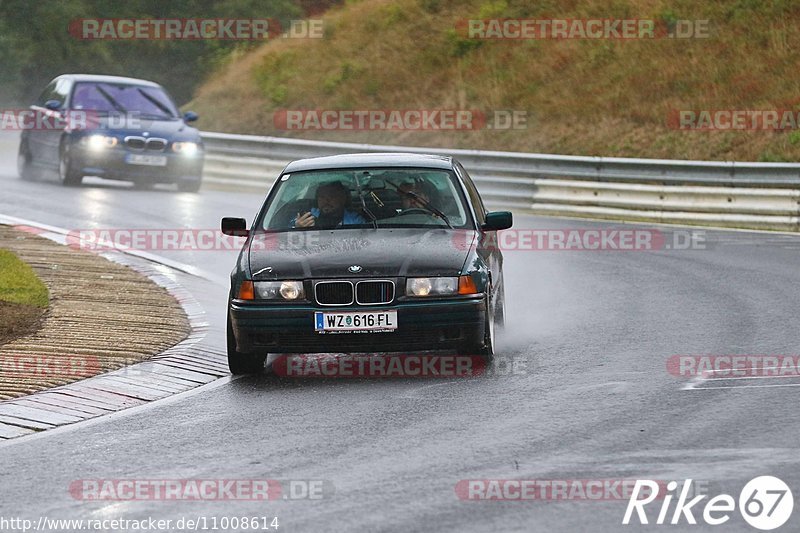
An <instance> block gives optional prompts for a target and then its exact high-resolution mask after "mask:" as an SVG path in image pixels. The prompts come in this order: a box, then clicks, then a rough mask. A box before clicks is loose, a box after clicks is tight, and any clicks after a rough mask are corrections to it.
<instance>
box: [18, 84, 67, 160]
mask: <svg viewBox="0 0 800 533" xmlns="http://www.w3.org/2000/svg"><path fill="white" fill-rule="evenodd" d="M71 87H72V82H71V81H70V80H68V79H65V78H61V79H56V80H53V81H52V82H51V83H50V84H49V85H48V86H47V87H46V88H45V90H44V91H42V94H41V95H40V96H39V99H38V100H37V101H36V103H35V104H33V105H32V106H31V110H32V111H34V112H35V113H36V114H37V115H41V117H42V120H37V124H36V125H35V126H34V127H33V128H32V129H31V130H29V132H28V148H29V150H30V152H31V154H32V155H33V157H34V159H35V160H36V161H37V162H40V163H43V164H46V165H48V166H54V167H57V166H58V158H59V153H58V151H59V146H60V144H61V136H62V135H63V133H64V127H65V125H66V122H67V121H66V120H65V117H66V116H67V108H66V106H67V97H68V96H69V91H70V89H71ZM50 100H56V101H58V102H59V103H60V106H61V107H60V109H58V110H52V109H47V107H45V104H46V103H47V102H48V101H50Z"/></svg>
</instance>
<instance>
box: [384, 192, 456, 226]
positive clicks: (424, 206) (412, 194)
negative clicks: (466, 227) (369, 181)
mask: <svg viewBox="0 0 800 533" xmlns="http://www.w3.org/2000/svg"><path fill="white" fill-rule="evenodd" d="M386 183H387V184H388V185H391V186H392V187H394V190H396V191H397V192H399V193H400V194H407V195H408V196H410V197H412V198H414V199H415V200H417V201H419V203H420V204H421V205H422V209H424V210H425V211H428V212H429V213H431V214H432V215H435V216H437V217H439V218H441V219H442V220H443V221H444V223H445V224H447V227H448V228H450V229H453V225H452V224H450V219H449V218H447V215H445V214H444V213H442V212H441V211H440V210H439V209H437V208H435V207H433V205H431V203H430V202H429V201H428V200H426V199H425V198H423V197H422V196H420V195H419V194H417V193H415V192H414V191H401V190H400V187H398V186H397V185H395V184H394V183H392V182H390V181H387V182H386Z"/></svg>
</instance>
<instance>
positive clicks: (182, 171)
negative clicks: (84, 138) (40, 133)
mask: <svg viewBox="0 0 800 533" xmlns="http://www.w3.org/2000/svg"><path fill="white" fill-rule="evenodd" d="M128 154H146V155H155V156H164V157H166V160H167V164H166V165H163V166H152V165H139V164H132V163H128V162H127V160H126V156H127V155H128ZM70 156H71V158H72V161H71V163H72V166H73V168H74V169H75V170H76V171H78V172H80V173H81V174H82V175H84V176H99V177H101V178H106V179H114V180H125V181H136V182H150V183H180V182H196V181H200V180H201V179H202V174H203V152H201V151H199V152H197V154H195V155H194V156H191V157H188V156H185V155H182V154H176V153H169V152H146V151H143V152H132V151H130V150H128V149H126V148H124V147H115V148H109V149H105V150H99V151H92V150H89V149H87V148H84V147H81V146H73V148H72V150H71V153H70Z"/></svg>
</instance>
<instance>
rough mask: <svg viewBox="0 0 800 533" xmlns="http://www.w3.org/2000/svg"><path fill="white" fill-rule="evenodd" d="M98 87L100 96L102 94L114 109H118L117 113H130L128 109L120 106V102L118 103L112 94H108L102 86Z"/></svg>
mask: <svg viewBox="0 0 800 533" xmlns="http://www.w3.org/2000/svg"><path fill="white" fill-rule="evenodd" d="M96 87H97V92H99V93H100V94H102V95H103V98H105V99H106V100H108V102H109V103H110V104H111V105H113V106H114V109H116V110H117V111H119V112H120V113H127V112H128V110H127V109H125V108H124V107H122V104H120V103H119V102H117V101H116V100H115V99H114V97H113V96H111V95H110V94H108V92H106V90H105V89H103V88H102V87H101V86H99V85H97V86H96Z"/></svg>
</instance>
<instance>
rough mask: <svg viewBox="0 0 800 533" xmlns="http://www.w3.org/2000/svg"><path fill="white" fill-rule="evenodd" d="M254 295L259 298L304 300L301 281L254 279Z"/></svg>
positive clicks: (304, 294)
mask: <svg viewBox="0 0 800 533" xmlns="http://www.w3.org/2000/svg"><path fill="white" fill-rule="evenodd" d="M254 285H255V293H256V294H255V296H256V298H257V299H259V300H289V301H293V300H304V299H305V297H306V293H305V290H303V282H302V281H256V282H255V283H254Z"/></svg>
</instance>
